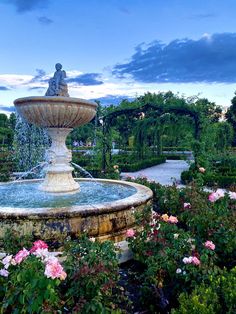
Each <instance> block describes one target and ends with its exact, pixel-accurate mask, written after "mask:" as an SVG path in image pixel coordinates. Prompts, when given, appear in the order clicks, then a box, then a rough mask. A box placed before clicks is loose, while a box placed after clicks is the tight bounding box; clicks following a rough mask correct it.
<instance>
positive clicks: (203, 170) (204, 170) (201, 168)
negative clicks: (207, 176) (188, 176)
mask: <svg viewBox="0 0 236 314" xmlns="http://www.w3.org/2000/svg"><path fill="white" fill-rule="evenodd" d="M198 170H199V171H200V172H201V173H204V172H206V169H205V168H203V167H199V168H198Z"/></svg>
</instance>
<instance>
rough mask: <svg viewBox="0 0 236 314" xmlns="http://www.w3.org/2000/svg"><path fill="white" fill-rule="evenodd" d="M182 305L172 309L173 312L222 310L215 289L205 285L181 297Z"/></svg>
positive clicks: (193, 313) (208, 313) (204, 313)
mask: <svg viewBox="0 0 236 314" xmlns="http://www.w3.org/2000/svg"><path fill="white" fill-rule="evenodd" d="M179 303H180V307H179V309H177V310H172V311H171V314H189V313H191V314H200V313H201V314H217V313H221V312H220V304H219V298H218V296H217V294H216V293H215V292H214V290H213V289H211V288H209V287H206V286H204V285H202V286H199V287H198V288H196V289H195V290H193V292H192V293H191V294H190V295H188V294H187V293H183V294H181V295H180V297H179Z"/></svg>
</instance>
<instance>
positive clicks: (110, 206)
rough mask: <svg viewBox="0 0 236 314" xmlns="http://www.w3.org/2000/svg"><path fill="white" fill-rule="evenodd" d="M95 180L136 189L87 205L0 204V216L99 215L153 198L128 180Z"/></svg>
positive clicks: (142, 188) (144, 189)
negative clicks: (127, 194) (113, 198)
mask: <svg viewBox="0 0 236 314" xmlns="http://www.w3.org/2000/svg"><path fill="white" fill-rule="evenodd" d="M41 181H43V179H31V180H20V181H18V182H17V183H15V184H20V183H36V182H41ZM76 181H79V182H82V181H89V182H94V181H95V180H94V179H87V178H80V179H76ZM96 182H101V183H113V184H121V185H124V186H131V187H134V188H135V189H136V192H135V193H134V194H132V195H131V196H128V197H126V198H123V199H120V200H116V201H113V202H103V203H98V204H94V205H92V204H88V205H74V206H70V207H60V208H53V207H45V208H40V207H39V208H24V207H17V208H14V207H7V206H4V207H1V206H0V218H11V219H18V218H19V219H22V218H23V217H29V216H30V217H31V219H41V218H47V219H50V218H53V217H59V218H60V217H61V218H64V217H73V216H78V214H79V216H80V217H89V216H91V215H100V214H105V213H112V212H119V211H122V210H124V209H127V207H134V208H135V207H136V206H139V205H142V204H144V203H147V202H148V201H151V200H152V198H153V192H152V190H151V189H150V188H148V187H146V186H144V185H141V184H138V183H134V182H128V181H121V180H110V179H96ZM8 184H12V182H6V183H0V185H8Z"/></svg>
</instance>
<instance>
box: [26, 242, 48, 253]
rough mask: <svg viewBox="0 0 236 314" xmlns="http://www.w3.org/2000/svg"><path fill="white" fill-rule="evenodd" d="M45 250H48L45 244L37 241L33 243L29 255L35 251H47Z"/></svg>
mask: <svg viewBox="0 0 236 314" xmlns="http://www.w3.org/2000/svg"><path fill="white" fill-rule="evenodd" d="M47 248H48V245H47V243H45V242H44V241H42V240H38V241H35V242H34V243H33V247H32V248H31V250H30V253H32V252H34V251H36V250H37V249H47Z"/></svg>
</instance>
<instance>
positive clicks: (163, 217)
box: [161, 214, 169, 222]
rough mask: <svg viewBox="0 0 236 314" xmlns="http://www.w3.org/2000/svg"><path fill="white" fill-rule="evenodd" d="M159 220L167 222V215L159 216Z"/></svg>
mask: <svg viewBox="0 0 236 314" xmlns="http://www.w3.org/2000/svg"><path fill="white" fill-rule="evenodd" d="M161 219H162V220H163V221H165V222H167V221H168V219H169V216H168V215H167V214H164V215H161Z"/></svg>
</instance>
